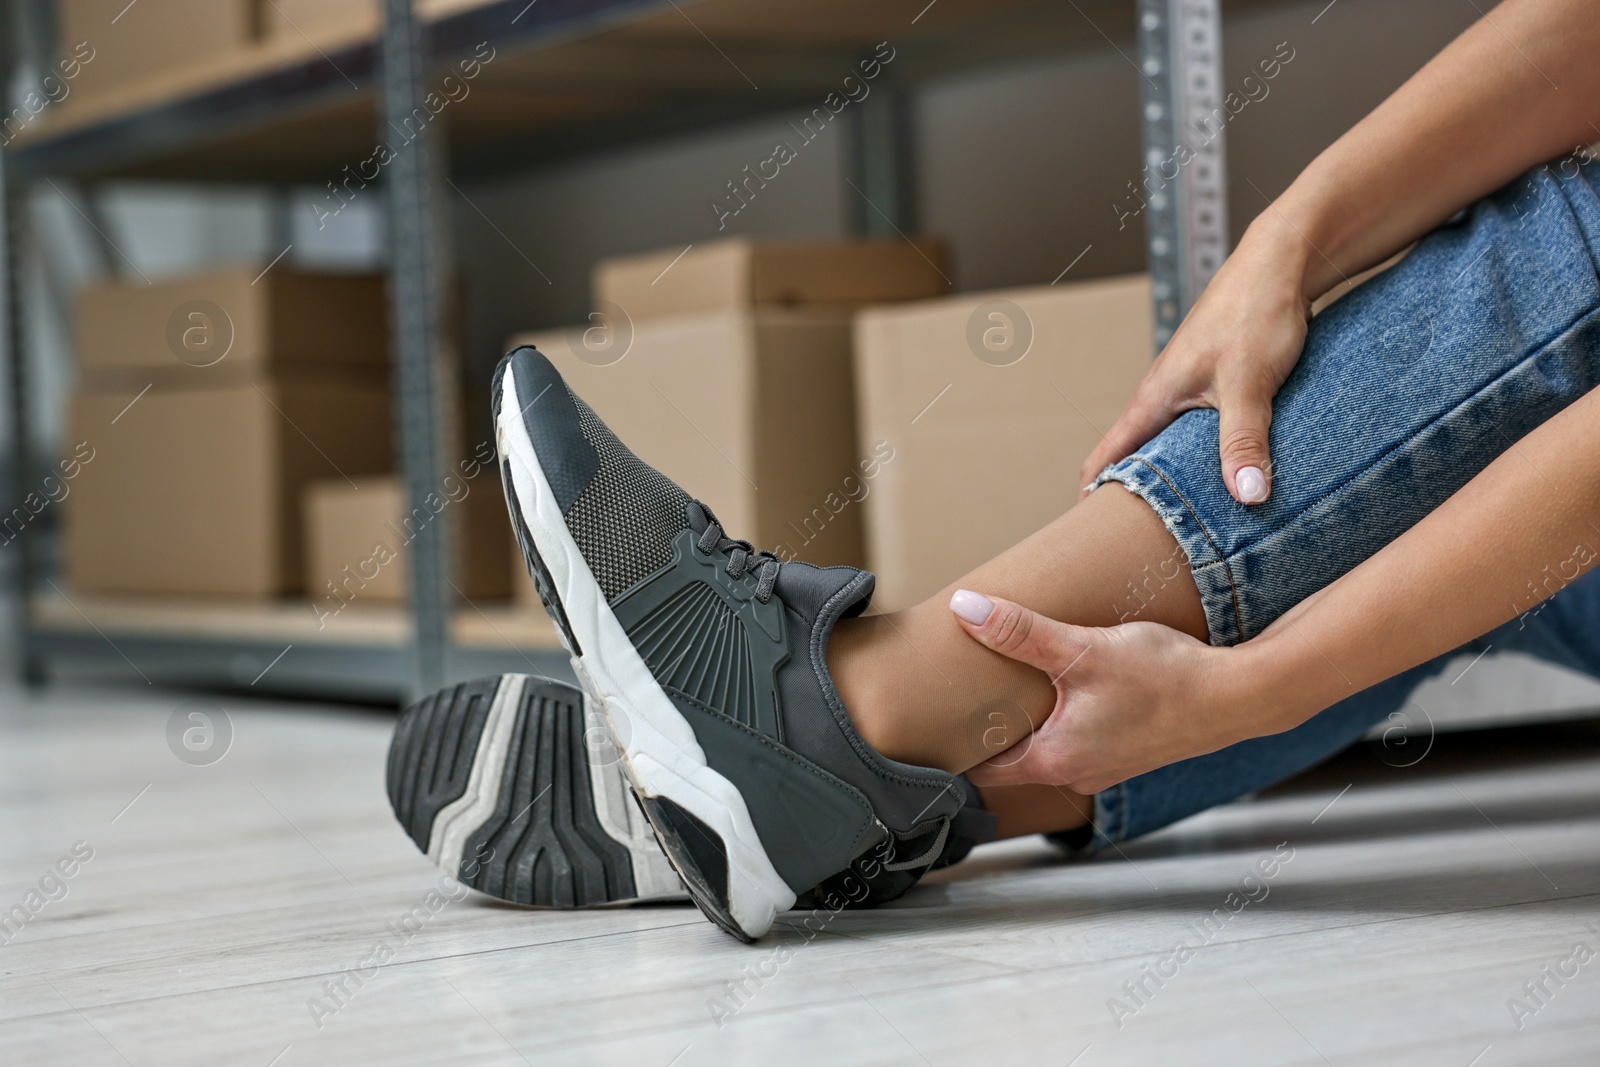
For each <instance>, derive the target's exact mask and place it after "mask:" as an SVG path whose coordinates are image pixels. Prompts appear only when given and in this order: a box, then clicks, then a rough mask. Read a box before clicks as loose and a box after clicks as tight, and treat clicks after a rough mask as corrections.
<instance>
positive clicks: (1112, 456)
mask: <svg viewBox="0 0 1600 1067" xmlns="http://www.w3.org/2000/svg"><path fill="white" fill-rule="evenodd" d="M1172 418H1173V417H1172V414H1171V412H1170V411H1168V410H1167V408H1165V407H1162V406H1157V405H1154V404H1150V403H1148V402H1146V401H1145V400H1144V399H1142V398H1141V397H1139V396H1135V397H1134V398H1133V400H1131V401H1130V402H1129V403H1128V407H1127V409H1126V410H1124V411H1123V413H1122V415H1121V417H1119V418H1118V419H1117V421H1116V422H1115V423H1113V424H1112V426H1111V429H1110V430H1107V431H1106V435H1105V436H1104V437H1102V438H1101V439H1100V443H1099V444H1098V445H1096V446H1095V449H1094V451H1093V452H1091V453H1089V458H1088V459H1086V460H1084V461H1083V467H1082V468H1081V469H1080V470H1079V471H1078V478H1079V481H1078V484H1079V485H1081V486H1083V492H1084V493H1087V492H1088V489H1089V486H1090V484H1091V483H1093V482H1094V480H1095V478H1096V477H1097V476H1098V475H1099V474H1100V472H1101V471H1103V470H1105V469H1106V467H1107V466H1109V465H1111V464H1113V463H1115V462H1117V460H1119V459H1126V458H1127V457H1128V456H1129V455H1131V454H1132V453H1133V452H1134V450H1135V449H1137V448H1138V447H1139V446H1141V445H1143V444H1144V443H1145V442H1146V441H1148V440H1150V438H1152V437H1154V436H1155V435H1156V434H1158V433H1160V432H1161V431H1162V430H1164V429H1166V428H1167V426H1168V424H1169V423H1171V422H1172Z"/></svg>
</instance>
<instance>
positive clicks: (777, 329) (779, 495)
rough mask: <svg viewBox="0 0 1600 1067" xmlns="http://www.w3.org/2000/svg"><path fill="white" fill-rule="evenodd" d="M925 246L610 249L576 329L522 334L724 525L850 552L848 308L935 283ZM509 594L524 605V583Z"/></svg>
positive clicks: (856, 452)
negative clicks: (592, 306)
mask: <svg viewBox="0 0 1600 1067" xmlns="http://www.w3.org/2000/svg"><path fill="white" fill-rule="evenodd" d="M941 259H942V256H941V252H940V249H939V248H938V247H937V246H936V245H934V244H932V243H925V244H923V245H920V246H914V245H912V244H910V243H908V242H905V241H893V242H873V241H856V242H837V243H826V244H824V243H787V244H783V243H757V242H752V241H748V240H730V241H723V242H717V243H715V244H709V245H697V246H694V247H692V248H691V249H689V250H688V251H684V250H682V249H670V250H667V251H663V252H659V253H651V254H648V255H643V256H633V257H627V258H623V259H616V260H609V261H606V262H604V263H602V264H600V265H599V266H598V267H597V268H596V271H595V277H594V293H595V297H596V301H595V303H596V311H595V313H594V314H593V315H591V322H590V325H589V326H588V327H587V328H584V329H573V330H560V331H548V332H544V333H536V334H529V335H525V336H521V337H517V338H514V339H513V341H512V344H513V345H521V344H531V345H533V346H534V347H536V348H538V349H539V350H540V351H541V352H543V353H544V354H545V355H546V356H548V357H549V358H550V360H551V361H552V362H553V363H555V365H556V366H557V367H558V368H559V369H560V371H561V373H562V374H563V376H565V378H566V379H567V381H568V382H569V383H570V384H571V386H572V388H573V390H574V391H575V392H576V393H577V394H578V395H579V396H581V397H583V398H584V399H585V400H586V401H587V402H588V403H589V404H590V405H591V406H592V407H593V408H594V410H595V412H596V413H597V414H598V415H599V416H600V417H601V418H602V419H604V420H605V421H606V422H607V423H608V424H609V425H610V426H611V427H612V428H613V429H614V430H615V431H616V433H617V435H618V436H619V437H620V438H622V440H623V441H624V442H626V443H627V444H628V445H629V446H630V447H631V448H632V449H633V450H634V451H635V452H636V453H638V455H639V456H640V457H641V458H643V459H644V460H645V461H646V462H647V463H650V464H652V465H654V466H656V467H657V468H659V469H660V470H661V471H662V472H663V473H665V474H666V475H668V476H669V477H671V478H673V479H674V480H675V481H677V482H678V483H679V484H680V485H682V486H683V487H684V488H685V489H686V490H687V491H688V492H689V493H691V494H692V495H694V496H695V497H697V498H698V499H700V500H702V501H703V502H705V503H706V504H707V505H708V506H710V507H711V509H712V510H713V511H714V512H716V514H717V517H718V519H719V520H721V522H722V524H723V526H724V528H725V529H726V530H727V531H728V532H729V534H730V535H731V536H735V537H742V538H745V539H747V540H750V541H752V542H754V543H755V544H756V545H758V546H759V547H762V548H768V549H774V550H776V551H778V552H779V553H780V554H781V555H783V556H785V557H787V558H796V557H798V558H803V559H805V560H808V561H810V562H813V563H819V564H833V563H855V564H859V563H860V562H861V561H862V558H863V553H862V543H861V509H860V506H859V504H858V502H857V498H858V495H859V488H858V487H859V486H860V485H861V479H862V468H863V464H870V463H872V462H873V460H872V455H871V446H872V444H873V442H872V441H870V440H869V441H866V442H865V443H858V441H857V438H856V427H855V402H854V395H853V394H854V381H853V376H852V371H851V359H850V316H851V313H852V311H853V310H854V309H855V308H857V307H860V306H861V305H864V304H868V303H873V302H880V301H885V300H899V299H907V298H913V297H925V296H930V295H934V294H937V293H940V292H943V291H944V290H945V288H946V284H947V283H946V281H945V278H944V274H943V272H942V269H941V267H940V266H939V263H940V261H941ZM518 599H519V600H523V601H528V602H533V596H532V592H531V583H524V584H523V585H521V586H519V589H518Z"/></svg>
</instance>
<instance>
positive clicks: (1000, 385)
mask: <svg viewBox="0 0 1600 1067" xmlns="http://www.w3.org/2000/svg"><path fill="white" fill-rule="evenodd" d="M1150 336H1151V316H1150V285H1149V282H1148V280H1147V278H1146V277H1145V276H1144V275H1136V276H1130V277H1122V278H1109V279H1103V280H1098V281H1088V282H1082V283H1078V284H1075V285H1063V286H1056V287H1043V288H1034V289H1016V290H1009V291H1002V292H993V293H977V294H968V295H962V296H959V297H952V298H949V299H945V300H937V301H928V302H926V303H918V304H909V305H905V306H901V307H894V308H873V309H870V310H867V311H864V312H862V313H861V314H860V315H859V316H858V317H857V319H856V383H857V402H858V404H859V408H860V412H861V415H860V437H861V440H863V441H870V442H876V441H886V442H888V443H889V445H890V447H891V448H892V450H893V451H892V456H890V457H888V458H882V461H881V464H880V468H879V470H878V473H877V476H876V477H874V478H873V479H872V480H871V482H870V487H871V491H870V493H869V494H868V495H867V497H866V500H865V501H864V509H863V510H864V512H865V516H866V545H867V559H868V563H869V566H870V568H871V569H872V570H873V571H875V572H876V573H877V576H878V591H877V596H876V598H875V601H874V602H875V604H876V605H877V606H878V607H880V608H882V609H884V610H896V609H899V608H904V607H907V606H909V605H912V604H915V603H917V602H918V601H920V600H923V599H924V598H926V597H929V596H932V595H933V594H935V593H938V592H939V591H940V590H942V589H943V588H944V587H945V586H947V585H949V584H950V583H952V582H954V581H956V580H957V579H958V578H960V577H961V576H962V575H963V574H965V573H967V572H968V571H970V570H972V569H973V568H974V567H976V566H978V565H979V564H981V563H983V562H984V561H986V560H988V559H990V558H992V557H994V556H996V555H998V554H999V553H1001V552H1003V551H1004V550H1005V549H1007V548H1009V547H1011V545H1013V544H1015V543H1016V542H1018V541H1020V540H1022V539H1023V538H1024V537H1027V536H1028V535H1029V534H1031V533H1033V532H1034V531H1036V530H1038V529H1039V528H1041V527H1043V526H1044V525H1046V524H1047V523H1049V522H1050V521H1052V520H1053V519H1055V518H1056V517H1057V516H1059V515H1060V514H1061V513H1062V512H1064V511H1066V510H1067V509H1068V508H1069V507H1071V506H1072V504H1073V503H1074V502H1075V501H1076V500H1077V496H1078V490H1079V488H1080V485H1079V482H1078V467H1079V465H1080V464H1082V462H1083V461H1084V460H1085V459H1086V458H1088V455H1089V452H1090V451H1091V450H1093V448H1094V447H1095V445H1096V444H1098V443H1099V441H1100V437H1101V435H1102V433H1103V431H1105V430H1106V429H1109V428H1110V426H1111V425H1112V423H1113V422H1115V421H1116V418H1117V416H1118V415H1119V414H1121V412H1122V408H1123V406H1124V405H1125V404H1126V403H1127V400H1128V398H1129V397H1130V396H1131V395H1132V394H1133V390H1134V387H1135V386H1137V385H1138V383H1139V381H1140V379H1141V378H1142V377H1143V376H1144V374H1145V372H1146V371H1147V370H1149V368H1150V355H1151V353H1150Z"/></svg>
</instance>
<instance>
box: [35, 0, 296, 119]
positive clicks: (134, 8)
mask: <svg viewBox="0 0 1600 1067" xmlns="http://www.w3.org/2000/svg"><path fill="white" fill-rule="evenodd" d="M263 2H264V0H143V2H142V3H135V4H130V3H128V2H127V0H58V5H57V12H58V19H59V24H60V39H61V48H60V51H61V54H62V55H63V56H71V57H73V58H74V59H75V60H76V61H77V62H78V64H79V66H77V67H74V68H73V71H74V73H73V77H72V79H71V80H72V91H73V92H74V93H78V94H81V96H82V97H83V98H86V99H87V98H90V97H95V98H103V97H107V96H113V95H115V94H116V93H117V92H118V91H120V90H123V89H125V88H127V87H128V86H129V85H133V84H137V83H140V82H143V81H147V80H149V79H151V78H154V77H159V76H162V75H165V74H167V73H169V72H171V71H174V70H180V69H183V68H185V67H192V66H200V65H206V64H210V63H214V62H215V61H216V60H217V59H218V57H219V56H226V55H230V54H236V53H238V52H239V51H240V50H242V49H245V48H248V47H249V46H250V45H251V44H252V43H253V42H254V41H255V39H256V37H257V30H258V26H259V21H260V10H259V9H258V6H257V5H258V3H263ZM267 6H269V7H270V5H267Z"/></svg>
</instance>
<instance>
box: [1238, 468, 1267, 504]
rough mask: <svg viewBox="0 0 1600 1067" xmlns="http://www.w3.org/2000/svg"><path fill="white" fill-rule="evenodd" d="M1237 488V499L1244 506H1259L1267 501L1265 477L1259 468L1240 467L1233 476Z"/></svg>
mask: <svg viewBox="0 0 1600 1067" xmlns="http://www.w3.org/2000/svg"><path fill="white" fill-rule="evenodd" d="M1233 484H1234V485H1236V486H1238V488H1239V499H1240V500H1242V501H1243V502H1244V503H1246V504H1259V503H1261V502H1262V501H1263V500H1265V499H1267V476H1266V475H1265V474H1264V473H1262V470H1261V468H1260V467H1240V468H1239V473H1238V474H1235V475H1234V476H1233Z"/></svg>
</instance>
